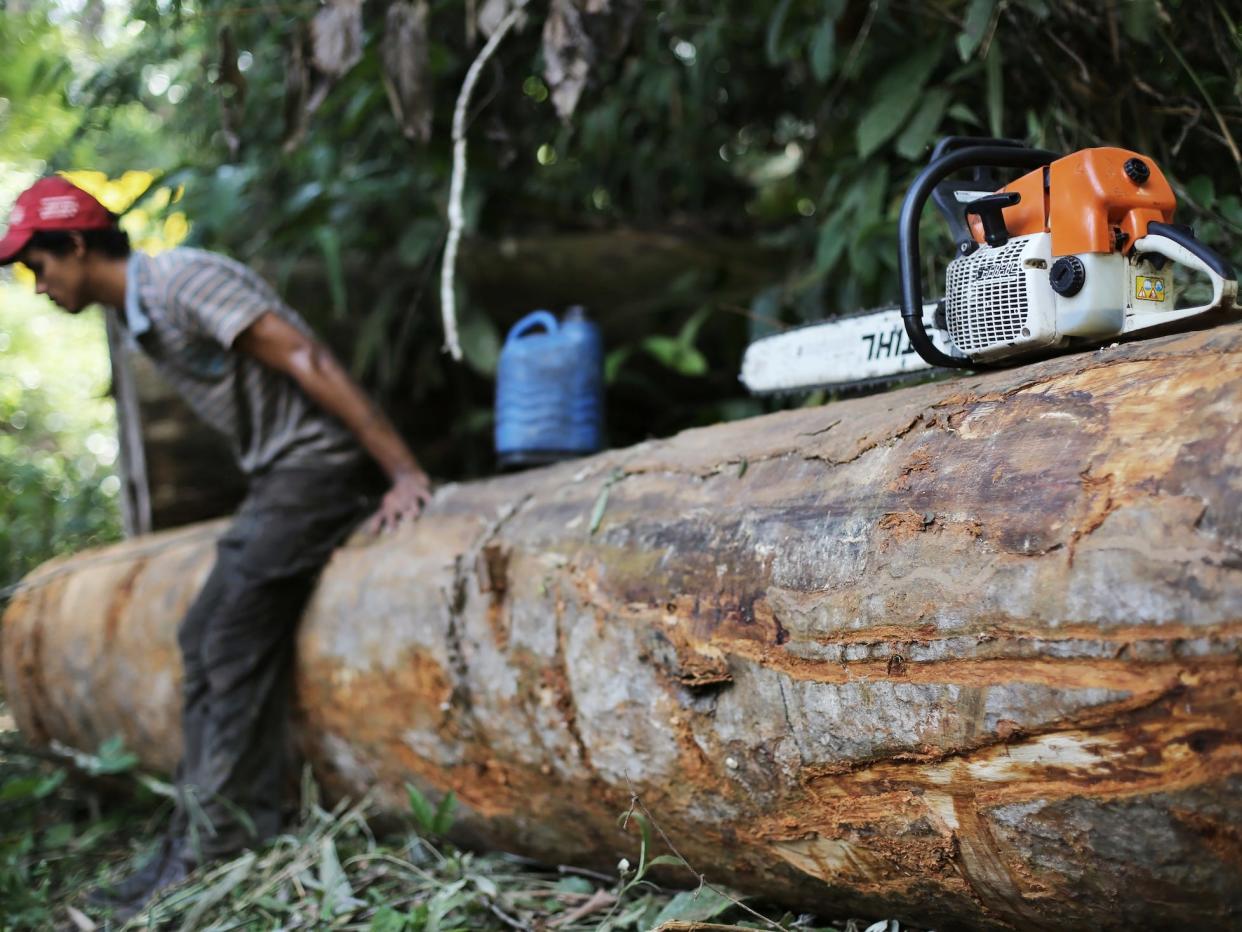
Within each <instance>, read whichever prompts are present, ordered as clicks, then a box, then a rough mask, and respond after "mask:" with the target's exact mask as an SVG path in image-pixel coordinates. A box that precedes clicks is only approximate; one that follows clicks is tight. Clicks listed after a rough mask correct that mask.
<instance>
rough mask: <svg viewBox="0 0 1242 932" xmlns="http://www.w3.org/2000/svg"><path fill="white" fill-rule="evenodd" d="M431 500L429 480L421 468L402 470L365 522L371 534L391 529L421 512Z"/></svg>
mask: <svg viewBox="0 0 1242 932" xmlns="http://www.w3.org/2000/svg"><path fill="white" fill-rule="evenodd" d="M430 501H431V480H430V479H428V478H427V474H426V473H425V472H423V471H422V470H421V469H417V470H412V471H409V472H403V473H400V474H398V475H397V477H396V478H395V479H393V482H392V488H391V489H389V490H388V493H387V494H386V495H385V496H384V500H383V501H382V502H381V503H380V506H379V510H378V511H377V512H375V516H374V517H372V518H371V520H370V521H368V522H367V530H368V531H369V532H370V533H372V534H379V533H382V532H384V531H391V530H392V529H393V528H395V527H396V526H397V525H398V524H400V523H401V522H402V521H405V520H407V519H408V520H411V521H412V520H413V519H415V518H417V517H418V516H419V515H420V514H422V513H423V508H425V507H426V506H427V503H428V502H430Z"/></svg>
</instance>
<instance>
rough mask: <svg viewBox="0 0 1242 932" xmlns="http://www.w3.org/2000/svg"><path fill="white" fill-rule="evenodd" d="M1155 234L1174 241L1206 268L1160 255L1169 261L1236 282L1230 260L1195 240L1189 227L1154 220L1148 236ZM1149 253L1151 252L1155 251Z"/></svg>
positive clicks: (1150, 225)
mask: <svg viewBox="0 0 1242 932" xmlns="http://www.w3.org/2000/svg"><path fill="white" fill-rule="evenodd" d="M1153 234H1154V235H1156V236H1162V237H1164V238H1165V239H1168V240H1172V241H1173V242H1174V243H1176V244H1177V245H1178V246H1181V247H1182V248H1183V249H1185V250H1186V251H1187V252H1188V253H1190V254H1191V255H1192V256H1195V257H1196V258H1198V259H1199V260H1200V261H1201V262H1202V263H1203V266H1205V267H1203V268H1199V267H1198V266H1195V263H1192V262H1185V260H1183V259H1179V258H1178V257H1177V256H1170V255H1168V254H1167V253H1163V252H1162V253H1160V255H1162V256H1166V257H1167V258H1169V259H1174V260H1175V261H1177V262H1185V264H1186V265H1191V266H1195V267H1196V268H1199V270H1200V271H1201V272H1209V273H1210V272H1215V273H1216V274H1217V275H1218V276H1220V277H1221V278H1228V279H1231V280H1234V281H1236V280H1237V279H1236V276H1235V275H1234V274H1233V266H1231V265H1230V264H1229V260H1228V259H1226V258H1224V257H1223V256H1222V255H1221V254H1220V253H1218V252H1217V251H1216V250H1214V249H1212V248H1211V247H1209V246H1205V245H1203V243H1201V242H1199V241H1198V240H1197V239H1195V236H1194V234H1193V233H1191V232H1190V229H1189V227H1181V226H1178V225H1177V224H1175V223H1160V222H1159V221H1156V220H1153V221H1151V222H1150V223H1148V224H1147V235H1148V236H1151V235H1153ZM1148 251H1149V252H1150V251H1154V250H1148Z"/></svg>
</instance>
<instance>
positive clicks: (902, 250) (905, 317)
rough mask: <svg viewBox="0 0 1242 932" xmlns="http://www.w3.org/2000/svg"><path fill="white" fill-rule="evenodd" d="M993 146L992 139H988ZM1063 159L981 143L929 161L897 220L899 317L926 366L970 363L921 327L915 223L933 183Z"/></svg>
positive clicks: (1043, 152)
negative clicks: (974, 171) (964, 172)
mask: <svg viewBox="0 0 1242 932" xmlns="http://www.w3.org/2000/svg"><path fill="white" fill-rule="evenodd" d="M987 141H988V142H992V141H993V140H987ZM1060 157H1061V156H1060V155H1058V154H1057V153H1055V152H1049V151H1047V150H1046V149H1025V148H1019V147H1018V146H1012V145H1009V146H1001V145H983V146H970V147H969V148H963V149H953V150H952V151H950V152H947V153H946V154H944V155H942V156H941V157H940V158H937V159H933V160H932V161H931V164H929V165H928V166H927V167H926V168H924V169H923V170H922V171H921V172H919V175H918V177H917V178H915V179H914V184H912V185H911V186H910V190H909V191H907V192H906V199H905V200H904V201H903V202H902V204H901V217H900V219H899V220H898V221H897V268H898V274H899V275H900V277H901V319H902V322H903V323H904V324H905V327H906V335H907V336H908V337H909V338H910V344H911V345H912V346H913V347H914V349H915V351H916V352H917V353H918V354H919V355H920V356H922V357H923V359H924V360H926V362H927V363H928V364H929V365H933V366H947V367H949V368H952V369H966V368H969V367H970V366H971V365H972V363H971V361H970V358H969V357H966V356H950V355H949V354H948V353H944V352H941V351H940V350H939V349H937V348H936V345H935V344H934V343H932V341H931V337H929V336H928V335H927V330H926V329H925V328H924V326H923V279H922V274H921V272H922V270H921V267H920V265H919V219H920V218H921V217H922V215H923V205H924V204H926V203H927V198H928V197H929V196H930V195H931V193H932V191H933V190H935V188H936V185H938V184H939V183H940V182H941V181H943V180H944V179H945V178H947V177H948V176H949V175H951V174H952V173H953V172H955V171H960V170H961V169H963V168H981V167H991V168H1025V169H1035V168H1042V167H1043V166H1045V165H1048V164H1050V163H1051V162H1055V161H1056V160H1057V159H1059V158H1060Z"/></svg>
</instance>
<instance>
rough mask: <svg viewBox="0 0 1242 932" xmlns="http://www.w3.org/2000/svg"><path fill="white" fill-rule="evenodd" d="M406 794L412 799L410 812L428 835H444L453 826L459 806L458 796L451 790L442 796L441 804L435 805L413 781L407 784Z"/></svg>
mask: <svg viewBox="0 0 1242 932" xmlns="http://www.w3.org/2000/svg"><path fill="white" fill-rule="evenodd" d="M405 792H406V795H407V796H408V797H409V800H410V812H412V813H413V814H414V821H415V823H416V824H417V825H418V827H419V829H420V830H421V831H423V832H425V833H426V834H428V835H432V836H439V835H444V834H446V833H447V832H448V830H449V829H450V828H452V827H453V813H454V811H455V810H456V808H457V796H456V795H455V794H454V793H453V792H452V791H451V790H450V791H449V792H447V793H445V794H444V796H442V797H441V798H440V802H439V804H437V805H435V806H433V805H432V804H431V800H429V799H428V798H427V797H426V796H424V795H423V793H422V791H421V790H419V788H418V787H416V786H415V785H414V784H413V783H407V784H406V785H405Z"/></svg>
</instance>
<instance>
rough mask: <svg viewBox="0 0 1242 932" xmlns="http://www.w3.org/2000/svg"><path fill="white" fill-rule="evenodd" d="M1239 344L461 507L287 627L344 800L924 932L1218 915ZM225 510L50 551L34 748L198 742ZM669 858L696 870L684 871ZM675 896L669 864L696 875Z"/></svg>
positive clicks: (9, 671) (19, 614)
mask: <svg viewBox="0 0 1242 932" xmlns="http://www.w3.org/2000/svg"><path fill="white" fill-rule="evenodd" d="M1240 374H1242V327H1239V326H1229V327H1222V328H1219V329H1216V330H1213V331H1207V332H1202V333H1195V334H1186V335H1181V336H1177V337H1171V338H1166V339H1162V340H1154V341H1149V342H1146V343H1141V344H1137V343H1136V344H1130V345H1127V346H1122V347H1118V348H1112V349H1107V350H1101V351H1097V352H1093V353H1090V354H1083V355H1078V356H1071V357H1064V358H1061V359H1057V360H1052V361H1048V362H1044V363H1040V364H1037V365H1031V366H1026V367H1023V368H1020V369H1014V370H1010V371H1006V372H1000V373H994V374H991V375H987V376H975V377H963V378H959V379H956V380H953V381H948V382H941V383H937V384H932V385H923V386H919V387H915V388H910V389H906V390H903V391H899V392H894V393H891V394H888V395H882V396H876V397H870V398H864V399H858V400H854V401H849V402H844V403H839V404H835V405H830V406H827V407H821V408H815V409H807V410H799V411H790V412H784V413H780V414H774V415H771V416H768V417H764V418H759V419H755V420H751V421H746V422H737V423H732V424H722V425H718V426H715V427H710V428H705V429H700V430H691V431H687V432H685V433H683V434H680V435H678V436H676V437H673V438H671V439H668V440H662V441H653V442H650V443H646V444H642V445H640V446H638V447H634V448H631V449H627V450H618V451H612V452H609V453H606V454H603V455H600V456H597V457H593V458H591V459H588V460H584V461H579V462H575V463H567V464H561V465H558V466H555V467H549V468H545V469H541V470H537V471H532V472H528V473H523V474H519V475H512V476H505V477H501V478H497V479H493V480H489V481H485V482H477V483H471V484H466V485H450V486H446V487H444V488H442V489H440V490H439V492H438V493H437V495H436V497H435V500H434V502H433V504H432V507H431V508H430V509H429V510H428V512H427V514H426V515H425V517H423V518H422V519H421V520H420V521H419V522H418V523H417V524H415V525H412V526H406V527H404V528H402V529H400V530H398V531H397V532H396V533H394V534H392V535H390V536H387V537H383V538H380V539H362V538H358V539H356V540H355V541H353V542H352V543H351V544H350V545H349V546H347V547H345V548H343V549H342V550H341V551H340V552H338V553H337V554H336V555H335V556H334V558H333V560H332V562H331V563H330V565H329V566H328V568H327V569H326V571H325V573H324V576H323V578H322V580H321V582H320V585H319V587H318V589H317V592H316V595H315V597H314V599H313V601H312V604H311V606H310V608H309V609H308V612H307V614H306V617H305V620H304V622H303V625H302V628H301V631H300V634H299V656H298V671H297V686H298V694H299V709H300V712H299V731H300V735H301V741H302V744H303V747H304V749H305V751H306V753H307V754H308V756H309V758H310V759H311V761H312V762H313V763H314V765H315V767H316V771H317V773H318V775H319V777H320V779H321V780H322V781H323V782H324V783H325V784H326V786H327V787H329V788H330V789H331V791H333V792H334V793H336V794H349V795H352V796H360V795H362V794H363V793H366V792H372V793H374V794H375V797H376V800H377V805H378V806H379V807H380V808H381V809H385V810H391V811H399V810H403V809H404V808H405V805H406V804H405V801H404V800H405V793H404V790H403V783H404V782H405V781H412V782H413V783H415V784H416V785H418V786H420V787H421V788H423V790H424V791H426V792H428V793H429V794H430V795H431V796H433V797H435V796H437V795H438V794H440V793H442V792H445V791H448V790H450V789H451V790H453V791H454V792H456V794H457V795H458V797H459V799H460V800H461V802H462V804H463V809H462V811H461V815H460V819H459V822H458V825H457V827H456V829H455V831H456V833H457V836H458V838H459V839H460V840H474V841H482V842H484V843H486V844H488V845H490V846H494V847H503V848H509V849H513V850H518V851H521V852H524V853H527V854H530V855H533V856H535V857H539V858H542V859H546V860H551V861H560V862H570V861H571V862H575V863H579V864H595V865H606V866H611V865H612V864H615V862H616V860H617V858H618V857H620V856H622V855H625V856H628V857H630V858H631V860H633V856H634V854H635V852H636V849H637V841H636V838H635V837H634V835H633V826H632V825H631V827H630V833H629V834H627V832H626V831H625V830H623V829H622V828H620V827H619V826H618V824H617V817H618V815H619V814H620V813H622V812H624V811H625V810H626V809H627V808H628V807H629V805H630V800H631V793H635V794H638V795H639V796H640V798H641V799H642V801H643V803H644V804H645V806H646V807H647V808H648V809H649V810H650V811H651V813H652V814H653V816H654V818H655V820H656V821H657V822H658V824H659V825H660V827H661V828H662V829H663V830H664V832H665V833H667V836H668V838H669V839H671V840H672V842H673V843H674V844H675V845H676V846H677V848H678V850H679V851H680V852H681V854H682V855H684V856H685V857H686V858H687V860H688V861H689V862H690V864H692V865H693V867H694V869H695V870H697V871H699V872H701V873H703V874H705V875H706V876H707V877H708V878H709V879H710V880H712V881H714V882H718V883H724V884H728V885H731V886H733V887H735V888H737V889H739V890H742V891H745V892H748V893H752V894H757V895H761V896H764V897H769V898H774V899H778V900H781V901H784V902H786V903H789V904H791V905H794V906H795V907H797V908H800V909H805V910H812V911H837V910H841V911H844V910H853V911H856V912H857V913H861V914H873V915H875V914H883V915H898V916H902V917H905V918H907V919H909V920H914V921H919V922H923V923H930V924H934V925H935V927H936V928H940V929H944V928H980V929H983V928H988V929H992V928H1003V929H1082V928H1088V927H1090V928H1099V929H1123V928H1162V927H1171V926H1178V927H1187V928H1200V927H1202V928H1226V927H1231V926H1233V927H1236V923H1237V922H1238V921H1239V916H1240V915H1242V704H1240V703H1239V692H1240V689H1242V676H1240V672H1242V671H1240V660H1239V657H1240V656H1242V655H1240V653H1239V650H1240V648H1242V639H1240V635H1242V429H1240V428H1239V417H1238V412H1239V411H1240V410H1242V379H1240V378H1239V375H1240ZM218 531H219V525H215V526H205V527H197V528H191V529H187V530H183V531H179V532H173V533H169V534H165V535H161V536H158V537H155V538H150V539H146V540H140V541H134V542H130V543H127V544H123V545H120V546H117V547H114V548H111V549H109V550H104V551H99V552H96V553H91V554H86V555H81V556H78V557H74V558H71V559H68V560H62V561H57V562H55V563H53V564H49V565H48V566H46V567H44V568H42V569H40V570H39V571H37V572H36V573H34V574H32V576H31V577H30V578H29V580H28V581H27V583H26V586H25V588H24V589H23V590H22V591H21V592H20V593H19V594H18V595H17V596H16V598H15V599H14V601H13V603H12V604H11V606H10V608H9V610H8V613H7V615H6V618H5V622H4V631H3V637H4V643H3V662H4V676H5V683H6V689H7V694H8V699H9V702H10V703H11V704H12V706H13V709H14V711H15V714H16V717H17V719H18V722H19V724H20V726H21V727H22V729H23V730H24V731H25V732H26V733H27V734H28V735H30V736H31V737H32V738H34V739H37V740H44V741H46V740H49V739H53V738H54V739H58V740H60V741H63V742H66V743H69V744H73V745H77V746H79V747H86V748H90V747H93V746H95V745H97V743H98V742H100V741H101V740H103V739H105V738H107V737H108V736H110V735H111V734H113V733H116V732H119V733H122V734H124V735H125V737H126V740H127V742H128V743H129V745H130V746H132V747H133V748H134V749H135V750H136V751H137V752H138V753H139V754H140V755H141V757H142V759H143V760H144V761H145V762H146V763H148V764H149V765H152V766H159V767H165V768H167V767H171V766H172V764H173V762H174V759H175V757H176V754H177V753H178V743H179V738H178V724H177V719H178V716H177V709H178V675H179V674H178V662H177V652H176V644H175V638H174V629H175V626H176V623H177V621H178V618H179V615H180V614H181V612H182V610H183V609H184V607H185V606H186V604H187V603H188V601H189V600H190V598H191V597H192V595H193V593H194V591H195V589H196V588H197V586H198V585H199V584H200V583H201V581H202V579H203V578H204V576H205V574H206V573H207V571H208V569H209V566H210V563H211V560H212V541H213V540H214V538H215V536H216V535H217V534H218ZM682 878H683V879H687V880H688V879H689V878H688V877H687V876H686V875H685V874H683V875H682ZM673 879H676V875H674V878H673Z"/></svg>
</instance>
